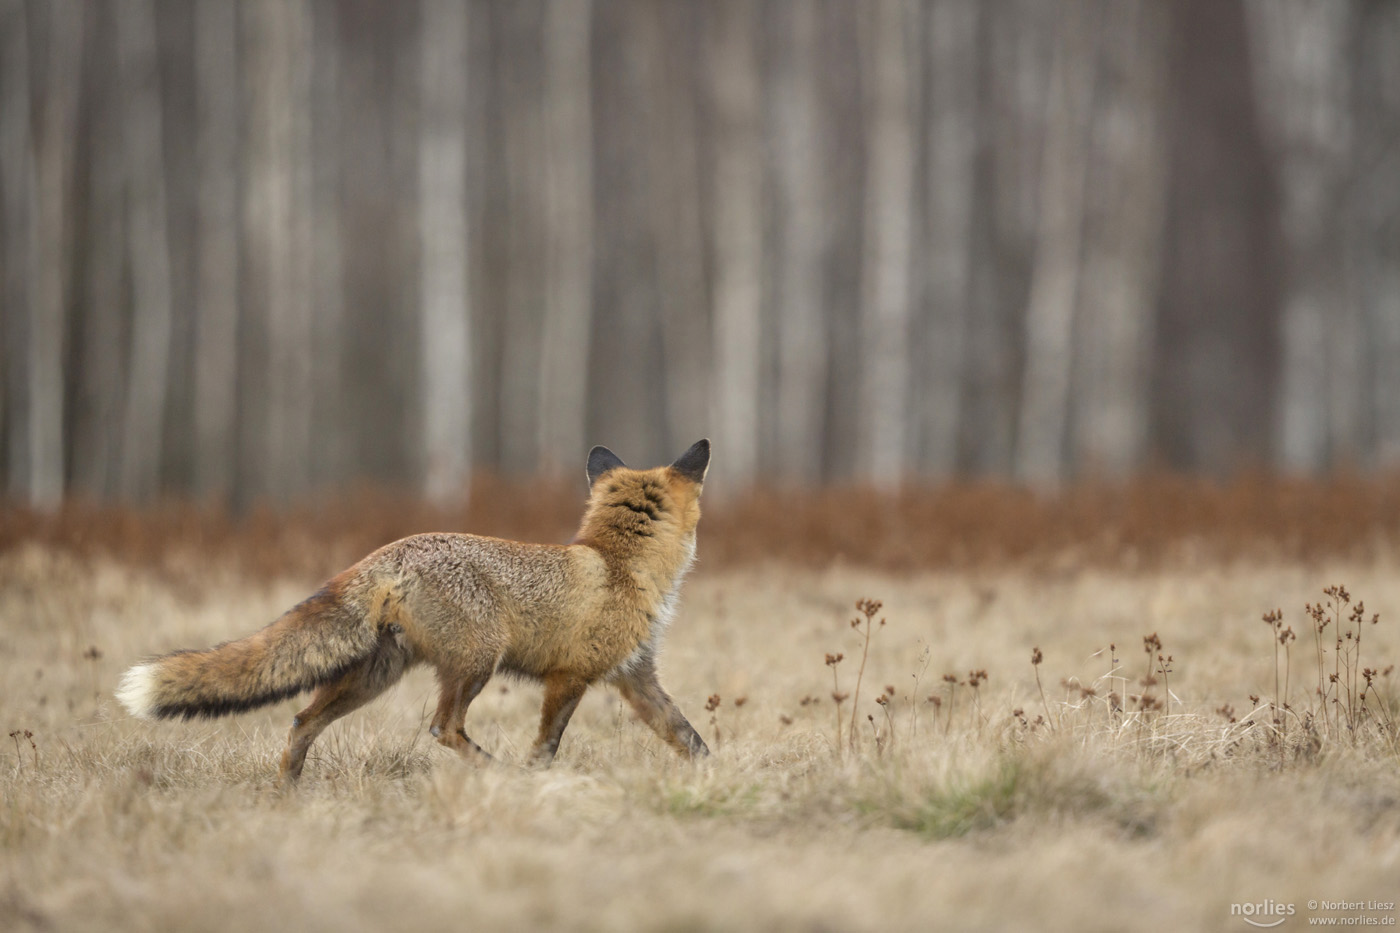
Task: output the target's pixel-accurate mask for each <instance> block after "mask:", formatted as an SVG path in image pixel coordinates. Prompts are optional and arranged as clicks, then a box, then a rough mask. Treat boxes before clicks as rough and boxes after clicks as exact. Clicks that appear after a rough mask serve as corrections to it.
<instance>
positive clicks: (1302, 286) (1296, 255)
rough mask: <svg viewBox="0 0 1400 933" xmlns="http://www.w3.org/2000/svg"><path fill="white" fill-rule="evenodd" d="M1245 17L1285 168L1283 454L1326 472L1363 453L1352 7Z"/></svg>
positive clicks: (1263, 9) (1263, 10)
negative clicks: (1349, 188)
mask: <svg viewBox="0 0 1400 933" xmlns="http://www.w3.org/2000/svg"><path fill="white" fill-rule="evenodd" d="M1245 9H1246V11H1247V12H1248V14H1249V27H1250V28H1249V36H1250V40H1251V41H1250V48H1251V50H1252V51H1253V52H1254V63H1255V66H1256V68H1255V75H1256V88H1257V91H1256V93H1257V95H1258V98H1259V101H1260V104H1261V108H1262V110H1263V113H1264V118H1265V128H1266V135H1267V136H1268V137H1270V138H1271V139H1272V140H1273V142H1274V145H1275V148H1276V149H1277V151H1278V154H1279V160H1280V165H1281V170H1282V185H1281V186H1280V194H1281V196H1282V218H1281V220H1282V232H1283V243H1284V251H1285V255H1286V258H1287V263H1286V269H1287V278H1286V280H1285V293H1284V303H1283V309H1282V331H1281V332H1282V338H1283V345H1282V351H1283V360H1282V365H1281V367H1280V375H1281V378H1282V384H1281V386H1280V389H1281V392H1280V397H1279V433H1278V443H1279V445H1280V446H1279V457H1280V461H1281V463H1282V465H1283V466H1285V467H1287V468H1290V469H1318V468H1320V467H1323V466H1325V465H1326V464H1327V462H1328V461H1329V459H1330V458H1332V457H1334V456H1337V455H1341V456H1345V457H1354V456H1355V455H1356V454H1357V452H1358V440H1359V427H1360V423H1359V422H1360V415H1361V411H1360V401H1361V398H1360V396H1361V393H1360V383H1359V381H1358V375H1359V374H1360V372H1361V363H1362V359H1361V326H1360V325H1361V322H1360V316H1359V314H1358V309H1357V307H1356V305H1355V303H1354V302H1353V301H1352V300H1351V297H1350V295H1349V293H1348V292H1349V289H1348V285H1347V282H1346V280H1345V263H1344V262H1343V255H1342V246H1343V245H1344V243H1345V238H1344V236H1343V235H1342V218H1343V213H1342V210H1341V208H1342V205H1343V204H1344V199H1343V197H1342V193H1343V186H1344V185H1345V183H1346V181H1347V165H1348V162H1349V159H1350V156H1351V152H1352V146H1351V137H1352V127H1351V125H1350V119H1349V115H1350V110H1349V108H1348V106H1347V103H1348V98H1349V95H1350V88H1349V87H1348V81H1349V67H1348V65H1349V61H1350V59H1351V50H1350V48H1349V39H1350V37H1351V35H1352V33H1351V28H1350V23H1349V19H1350V16H1351V4H1348V3H1316V2H1312V0H1277V2H1274V0H1268V2H1261V0H1250V2H1248V3H1246V5H1245Z"/></svg>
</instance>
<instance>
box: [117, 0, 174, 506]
mask: <svg viewBox="0 0 1400 933" xmlns="http://www.w3.org/2000/svg"><path fill="white" fill-rule="evenodd" d="M116 25H117V54H118V56H119V58H120V63H121V78H122V81H121V83H122V87H123V89H124V94H123V97H124V101H125V110H124V114H123V120H122V153H123V158H124V159H125V164H126V189H127V238H128V239H127V244H128V246H127V248H128V252H127V256H128V261H129V263H130V268H131V286H132V287H131V293H132V302H133V309H132V324H131V357H130V359H131V364H130V369H129V377H128V381H127V394H126V408H125V412H124V415H123V418H122V425H123V428H122V456H121V475H120V481H119V487H120V490H121V493H122V495H123V496H124V497H125V498H127V499H134V500H141V499H149V498H150V497H151V496H153V495H155V493H156V492H157V491H158V490H159V488H160V479H161V475H160V469H161V462H160V451H161V434H162V430H163V428H164V420H165V407H166V401H167V394H166V393H167V389H168V384H169V363H170V339H171V328H172V321H171V315H172V308H171V297H170V249H169V239H168V235H167V229H166V204H165V168H164V158H163V156H162V152H161V133H162V130H161V125H162V113H161V103H160V84H159V80H160V75H159V72H158V70H157V67H156V65H157V63H156V39H155V8H154V6H153V5H152V3H151V0H132V2H131V3H130V4H128V5H127V6H126V7H125V8H124V9H123V10H122V13H121V15H119V16H118V17H117V24H116Z"/></svg>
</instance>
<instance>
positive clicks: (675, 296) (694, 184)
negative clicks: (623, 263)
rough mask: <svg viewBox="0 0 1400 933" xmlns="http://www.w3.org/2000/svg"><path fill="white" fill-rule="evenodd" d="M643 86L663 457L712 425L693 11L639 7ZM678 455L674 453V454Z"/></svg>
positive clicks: (654, 5) (656, 5) (636, 34)
mask: <svg viewBox="0 0 1400 933" xmlns="http://www.w3.org/2000/svg"><path fill="white" fill-rule="evenodd" d="M633 20H634V22H635V23H636V27H637V29H636V31H635V32H634V33H633V36H634V37H635V40H636V41H637V44H638V45H639V46H640V51H641V58H642V62H643V64H642V80H643V82H644V83H645V86H646V87H648V88H654V89H655V91H656V92H655V93H653V94H650V95H648V101H649V102H648V103H647V104H645V105H644V107H643V109H644V111H645V114H644V122H645V124H646V151H647V165H646V170H647V171H646V176H647V200H648V203H649V206H650V213H649V217H648V229H649V233H650V235H651V238H652V242H653V243H655V248H656V280H657V282H656V293H657V302H656V304H657V309H656V310H657V314H658V317H659V319H660V324H661V362H662V366H661V367H660V377H661V380H662V386H663V387H664V390H665V397H666V407H665V414H664V416H665V426H664V427H665V430H664V432H663V433H664V438H663V440H664V443H665V450H672V449H675V450H683V449H685V447H687V446H688V445H690V444H692V443H694V441H695V439H696V438H698V437H701V436H702V435H704V434H705V432H706V431H707V429H708V428H709V423H710V406H711V397H710V372H709V363H710V359H711V355H710V334H709V330H710V328H709V313H708V304H707V301H706V289H705V239H704V225H703V222H702V219H701V193H700V188H701V183H700V163H699V151H700V140H699V134H698V132H697V127H696V96H697V94H696V91H697V83H698V82H697V80H696V79H697V75H696V67H695V62H696V57H697V55H696V53H697V51H698V45H699V43H698V42H697V41H696V39H695V35H694V34H695V32H696V31H697V30H696V28H695V27H696V25H697V21H698V18H697V16H696V9H695V8H694V7H686V6H684V5H681V4H659V3H642V4H639V5H638V7H637V15H636V16H635V17H633ZM670 456H674V454H670Z"/></svg>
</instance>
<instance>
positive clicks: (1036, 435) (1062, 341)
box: [1016, 2, 1099, 484]
mask: <svg viewBox="0 0 1400 933" xmlns="http://www.w3.org/2000/svg"><path fill="white" fill-rule="evenodd" d="M1060 16H1061V19H1060V23H1059V27H1058V42H1057V44H1056V48H1055V61H1054V65H1053V67H1052V68H1051V72H1050V82H1051V83H1050V105H1049V106H1050V113H1051V114H1052V115H1053V116H1052V118H1051V123H1050V126H1049V127H1048V129H1047V133H1046V139H1045V149H1044V152H1043V154H1042V162H1041V182H1040V207H1039V216H1040V220H1039V236H1038V239H1037V252H1036V259H1035V267H1034V271H1033V273H1032V276H1031V293H1030V298H1029V301H1028V303H1027V306H1026V370H1025V377H1024V382H1023V387H1022V393H1021V414H1020V427H1019V429H1018V430H1017V432H1016V475H1017V476H1018V477H1020V478H1021V479H1024V480H1028V481H1030V482H1034V483H1041V484H1055V483H1058V482H1059V481H1060V480H1061V478H1062V477H1063V471H1064V469H1065V466H1066V463H1065V441H1066V431H1067V425H1068V423H1069V406H1070V374H1071V370H1072V366H1073V342H1072V338H1073V328H1074V316H1075V309H1076V308H1077V306H1078V302H1079V299H1080V295H1079V292H1080V276H1081V271H1082V269H1081V265H1082V255H1083V222H1084V197H1085V190H1084V186H1085V179H1086V176H1087V174H1088V166H1089V153H1088V148H1089V138H1088V135H1089V134H1088V127H1089V119H1090V115H1091V113H1092V108H1091V104H1092V97H1093V87H1094V76H1095V71H1096V62H1097V55H1098V49H1097V46H1098V43H1097V38H1096V36H1097V32H1098V26H1097V20H1098V17H1099V4H1098V3H1096V2H1095V3H1084V4H1073V5H1069V6H1066V7H1063V8H1062V9H1061V13H1060Z"/></svg>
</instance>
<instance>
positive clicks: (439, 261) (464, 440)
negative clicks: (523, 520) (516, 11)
mask: <svg viewBox="0 0 1400 933" xmlns="http://www.w3.org/2000/svg"><path fill="white" fill-rule="evenodd" d="M422 41H423V49H422V58H421V60H422V72H421V81H422V84H421V86H420V87H421V94H422V102H421V108H420V112H419V127H420V130H419V131H420V134H421V139H420V142H419V145H420V149H419V166H418V173H419V174H418V179H419V192H418V197H419V220H420V228H419V239H420V243H421V249H422V260H421V261H422V271H423V282H422V308H423V326H422V333H421V339H422V360H423V364H422V365H423V368H422V373H423V406H424V411H423V414H424V431H423V440H424V451H423V460H424V465H425V470H424V492H425V493H426V495H427V496H428V498H429V499H431V500H433V501H436V502H449V501H454V500H458V501H460V500H462V499H464V498H465V497H466V495H467V492H468V480H469V479H470V474H471V412H472V398H471V384H472V381H471V380H472V367H471V351H472V346H471V322H470V307H469V305H468V301H467V295H468V291H467V222H466V221H467V205H466V126H465V120H466V109H467V95H466V69H465V63H466V49H467V8H466V6H465V5H463V4H462V3H460V2H458V0H426V2H425V3H424V5H423V40H422Z"/></svg>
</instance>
